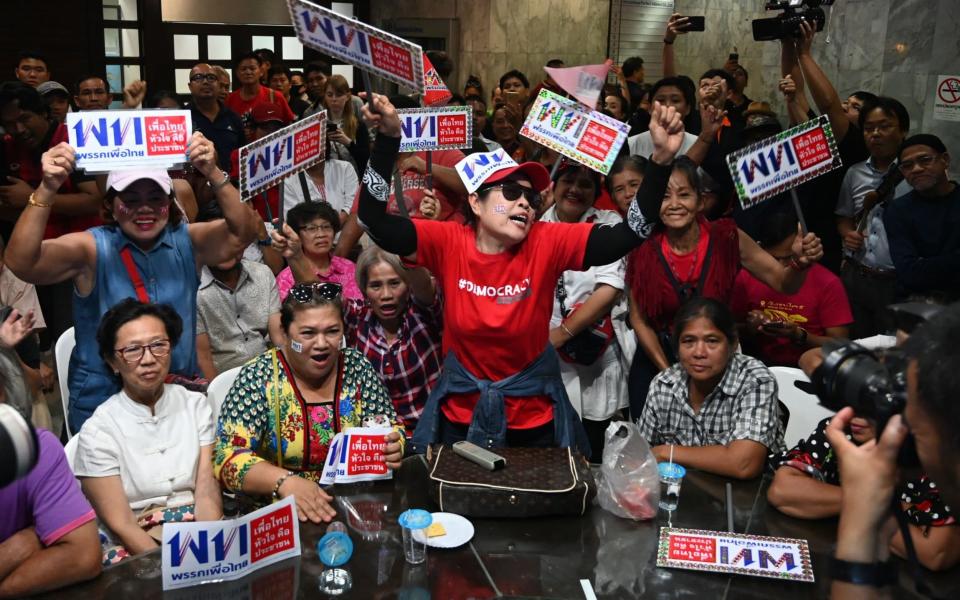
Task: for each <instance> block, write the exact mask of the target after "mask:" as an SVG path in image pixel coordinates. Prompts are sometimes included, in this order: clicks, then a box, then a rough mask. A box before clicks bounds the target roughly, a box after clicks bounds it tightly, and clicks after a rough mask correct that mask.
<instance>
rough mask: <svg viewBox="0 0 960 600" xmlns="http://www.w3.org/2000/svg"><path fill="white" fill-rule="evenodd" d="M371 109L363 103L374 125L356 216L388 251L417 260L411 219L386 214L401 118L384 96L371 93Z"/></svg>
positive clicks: (415, 235) (397, 148)
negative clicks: (374, 137)
mask: <svg viewBox="0 0 960 600" xmlns="http://www.w3.org/2000/svg"><path fill="white" fill-rule="evenodd" d="M373 105H374V110H375V111H376V112H371V111H370V107H369V105H368V104H364V105H363V119H364V121H366V123H367V125H368V127H371V128H372V127H373V126H377V131H378V133H377V139H376V141H375V142H374V144H373V153H372V154H371V155H370V162H369V163H367V169H366V171H365V172H364V173H363V180H362V181H361V185H360V206H359V209H358V211H357V217H358V218H359V220H360V223H361V224H362V226H364V227H366V228H367V231H368V232H369V233H370V237H372V238H373V239H374V241H375V242H376V243H377V245H378V246H380V247H381V248H383V249H384V250H386V251H387V252H393V253H394V254H398V255H400V256H403V257H406V258H407V259H408V260H416V252H417V230H416V228H414V226H413V223H412V222H411V221H410V219H405V218H403V217H398V216H396V215H388V214H387V200H388V199H389V198H390V179H391V176H392V174H393V165H394V163H395V162H396V159H397V152H398V151H399V149H400V119H399V117H398V116H397V109H396V108H394V106H393V104H391V103H390V101H389V100H388V99H387V97H386V96H381V95H379V94H374V97H373Z"/></svg>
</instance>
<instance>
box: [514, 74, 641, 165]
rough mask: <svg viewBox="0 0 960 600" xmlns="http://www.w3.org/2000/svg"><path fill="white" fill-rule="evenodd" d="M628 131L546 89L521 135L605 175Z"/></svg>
mask: <svg viewBox="0 0 960 600" xmlns="http://www.w3.org/2000/svg"><path fill="white" fill-rule="evenodd" d="M629 131H630V128H629V127H628V126H627V124H626V123H621V122H620V121H618V120H616V119H614V118H613V117H608V116H607V115H605V114H602V113H598V112H596V111H590V110H585V109H584V108H583V107H582V106H581V105H580V104H579V103H577V102H575V101H573V100H568V99H567V98H564V97H562V96H558V95H557V94H554V93H553V92H551V91H550V90H546V89H544V90H542V91H541V92H540V95H539V96H537V100H536V101H535V102H534V104H533V107H532V108H531V109H530V114H529V115H528V116H527V120H526V122H524V124H523V128H522V129H521V130H520V135H522V136H524V137H526V138H529V139H531V140H533V141H535V142H537V143H538V144H541V145H543V146H546V147H548V148H552V149H554V150H556V151H557V152H559V153H560V154H563V155H564V156H567V157H569V158H572V159H573V160H575V161H577V162H578V163H581V164H583V165H586V166H588V167H590V168H591V169H593V170H594V171H599V172H600V173H603V174H604V175H606V174H607V173H609V172H610V167H612V166H613V161H614V160H616V158H617V153H618V152H620V147H621V146H623V143H624V142H625V141H627V133H629Z"/></svg>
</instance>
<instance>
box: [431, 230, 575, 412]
mask: <svg viewBox="0 0 960 600" xmlns="http://www.w3.org/2000/svg"><path fill="white" fill-rule="evenodd" d="M413 224H414V226H415V227H416V228H417V263H418V264H420V265H423V266H425V267H427V268H428V269H429V270H430V271H431V272H432V273H433V274H434V275H435V276H436V277H437V279H438V283H439V284H440V285H441V286H442V289H443V297H444V307H443V324H444V331H443V353H444V355H446V353H447V352H453V353H454V355H455V356H456V357H457V359H458V360H459V361H460V362H461V363H462V364H463V366H464V367H466V369H467V370H468V371H470V372H471V373H473V375H474V376H476V377H478V378H481V379H488V380H490V381H499V380H501V379H504V378H506V377H509V376H511V375H513V374H515V373H517V372H519V371H522V370H523V369H524V368H525V367H526V366H527V365H529V364H530V363H531V362H533V360H534V359H536V358H537V357H538V356H539V355H540V353H541V352H543V350H544V348H546V346H547V339H548V337H549V332H550V315H551V314H552V311H553V295H554V289H555V288H556V285H557V279H558V278H559V277H560V274H561V273H562V272H563V271H566V270H571V269H572V270H580V269H581V268H582V267H583V254H584V251H585V249H586V246H587V237H588V236H589V235H590V230H591V229H592V228H593V224H592V223H575V224H566V223H543V222H540V221H538V222H535V223H534V224H533V227H532V228H531V229H530V233H529V235H528V236H527V239H526V240H524V241H523V242H522V243H521V244H519V246H518V247H516V248H514V249H512V250H509V251H507V252H502V253H500V254H482V253H480V252H479V251H478V250H477V247H476V232H475V231H474V229H473V228H472V227H469V226H467V225H461V224H459V223H451V222H438V221H427V220H424V219H414V221H413ZM478 397H479V393H473V394H463V395H456V394H451V395H450V396H448V397H447V399H446V402H445V403H443V404H442V405H441V410H443V414H444V415H445V416H446V417H447V419H449V420H450V421H451V422H453V423H459V424H463V425H468V424H470V422H471V421H472V417H473V407H474V406H475V405H476V403H477V399H478ZM505 405H506V406H505V409H506V415H507V426H508V427H509V428H511V429H529V428H533V427H539V426H541V425H544V424H546V423H548V422H550V421H551V420H552V419H553V402H552V401H551V400H550V398H549V397H547V396H533V397H525V398H514V397H509V396H508V397H506V398H505Z"/></svg>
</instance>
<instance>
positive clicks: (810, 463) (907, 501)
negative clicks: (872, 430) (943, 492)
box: [770, 417, 956, 527]
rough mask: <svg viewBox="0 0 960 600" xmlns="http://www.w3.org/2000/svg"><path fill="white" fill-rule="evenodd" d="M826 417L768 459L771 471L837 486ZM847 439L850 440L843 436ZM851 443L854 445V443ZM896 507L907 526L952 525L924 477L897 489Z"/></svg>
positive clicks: (934, 488) (933, 486) (947, 510)
mask: <svg viewBox="0 0 960 600" xmlns="http://www.w3.org/2000/svg"><path fill="white" fill-rule="evenodd" d="M829 424H830V417H827V418H826V419H823V420H822V421H820V423H819V424H818V425H817V429H816V430H815V431H814V432H813V435H811V436H810V437H809V438H807V439H805V440H800V442H799V443H798V444H797V445H796V446H794V447H793V448H791V449H790V450H787V451H786V452H782V453H780V454H771V455H770V464H771V466H772V467H773V469H774V470H776V469H778V468H779V467H782V466H788V467H793V468H794V469H797V470H798V471H801V472H803V473H806V474H807V475H809V476H810V477H813V478H814V479H817V480H818V481H823V482H824V483H829V484H831V485H840V469H839V465H838V464H837V456H836V454H834V452H833V448H831V447H830V442H829V441H827V425H829ZM847 439H848V440H851V441H853V437H852V436H851V435H850V434H849V433H847ZM854 443H855V442H854ZM897 493H898V494H900V504H901V506H902V507H903V510H904V513H906V515H907V518H908V519H909V521H910V522H911V523H913V524H914V525H916V526H918V527H940V526H943V525H953V524H954V523H956V519H955V518H954V516H953V514H952V513H951V512H950V507H949V506H947V505H946V504H944V502H943V500H941V499H940V490H939V489H937V485H936V484H935V483H934V482H933V481H931V480H930V478H929V477H927V476H926V475H922V476H921V477H919V478H918V479H913V480H911V481H908V482H906V483H902V484H901V485H900V487H899V488H898V489H897Z"/></svg>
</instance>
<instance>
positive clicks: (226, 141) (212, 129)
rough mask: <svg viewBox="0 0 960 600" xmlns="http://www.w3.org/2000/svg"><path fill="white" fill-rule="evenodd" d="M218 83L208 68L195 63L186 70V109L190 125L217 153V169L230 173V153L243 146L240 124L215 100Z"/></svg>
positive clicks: (202, 64)
mask: <svg viewBox="0 0 960 600" xmlns="http://www.w3.org/2000/svg"><path fill="white" fill-rule="evenodd" d="M219 96H220V80H219V78H218V77H217V74H216V73H215V72H214V71H213V69H212V68H211V67H210V65H208V64H206V63H199V64H197V65H194V67H193V68H192V69H190V97H191V100H190V102H189V103H188V104H187V107H188V108H189V109H190V112H191V119H192V120H193V126H194V127H195V128H196V129H197V130H198V131H200V133H202V134H203V135H204V136H205V137H206V138H207V139H208V140H210V141H211V142H213V147H214V148H216V150H217V166H219V167H220V168H221V169H222V170H224V171H228V172H229V171H230V153H231V152H233V151H234V150H236V149H237V148H240V147H241V146H243V145H244V144H245V143H246V140H245V139H244V137H243V122H242V121H241V120H240V117H239V116H237V114H236V113H235V112H233V111H232V110H230V109H229V108H227V107H226V106H224V104H223V102H221V101H220V99H219Z"/></svg>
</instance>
